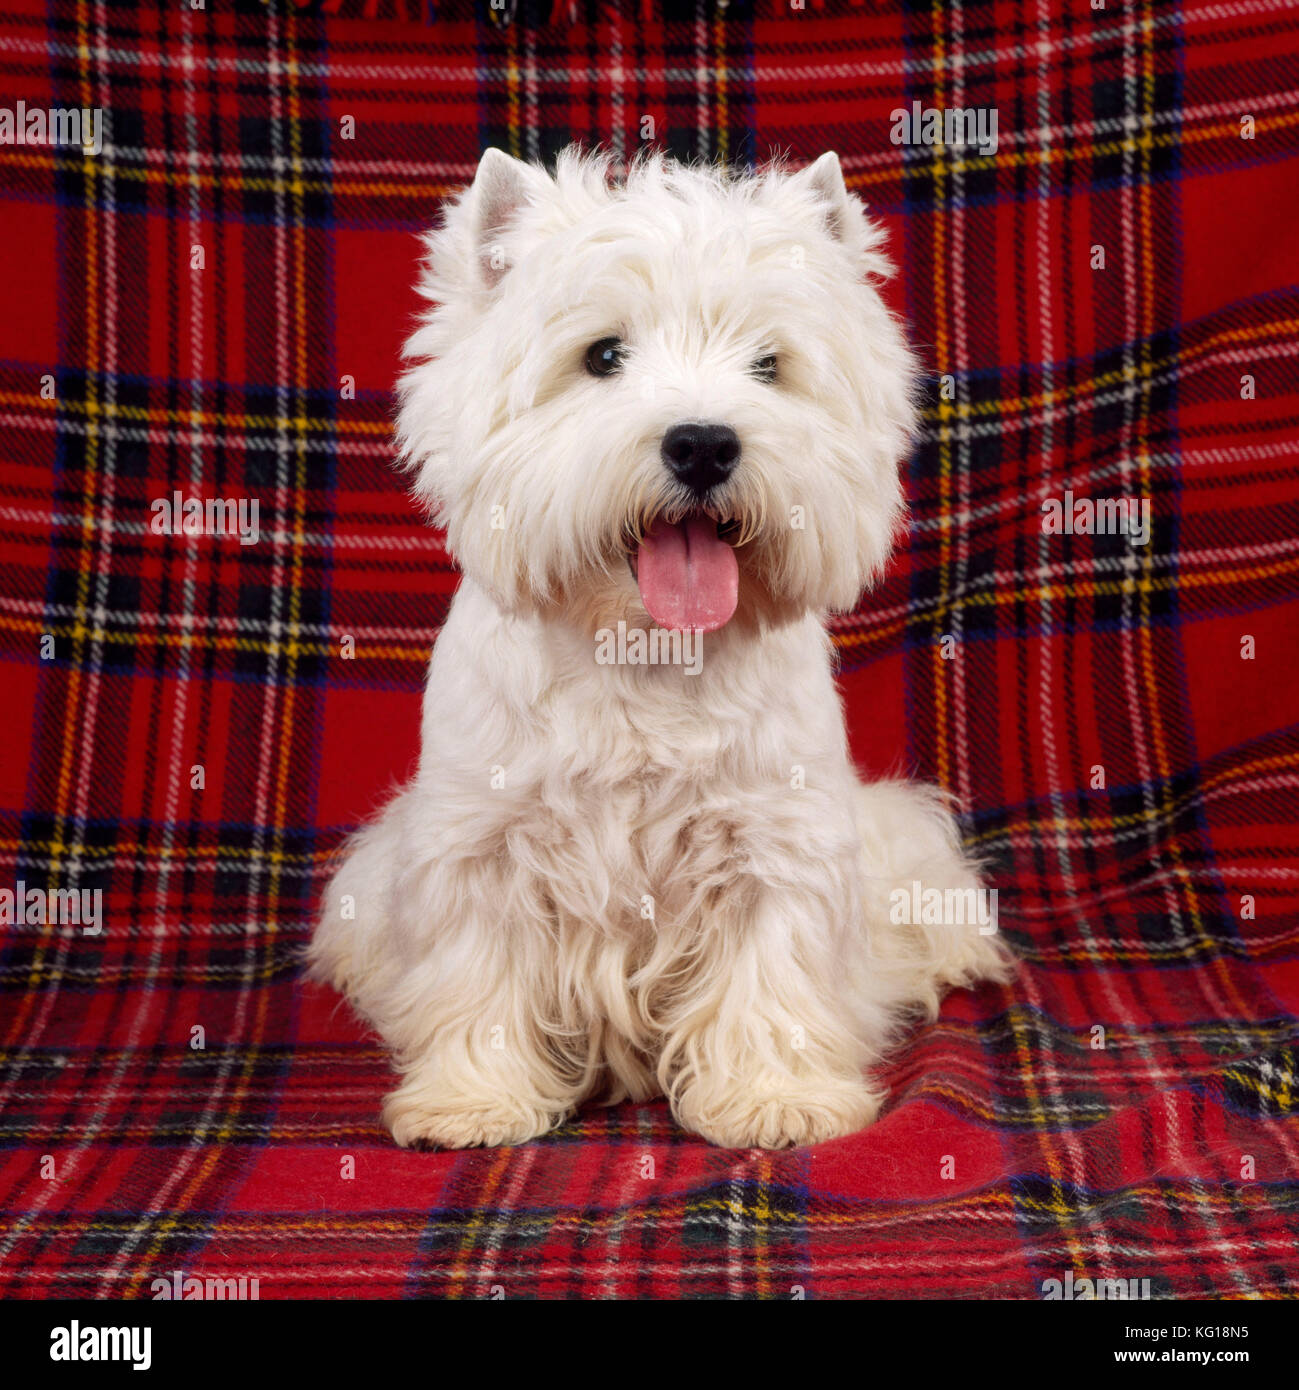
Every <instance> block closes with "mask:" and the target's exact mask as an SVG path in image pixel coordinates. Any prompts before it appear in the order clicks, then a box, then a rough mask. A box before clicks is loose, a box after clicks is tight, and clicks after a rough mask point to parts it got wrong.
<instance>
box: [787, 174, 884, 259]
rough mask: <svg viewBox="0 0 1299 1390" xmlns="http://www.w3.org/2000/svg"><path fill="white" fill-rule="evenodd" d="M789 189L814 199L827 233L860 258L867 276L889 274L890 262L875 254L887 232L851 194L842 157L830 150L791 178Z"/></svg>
mask: <svg viewBox="0 0 1299 1390" xmlns="http://www.w3.org/2000/svg"><path fill="white" fill-rule="evenodd" d="M786 186H787V187H788V188H790V189H793V190H795V191H796V192H798V193H799V194H800V195H801V196H802V197H804V198H807V199H810V200H811V202H812V204H813V206H814V207H815V209H816V211H817V213H818V214H819V215H820V217H821V220H822V224H823V225H824V227H825V230H826V231H827V232H829V234H830V235H831V236H832V237H833V238H834V239H835V241H837V242H840V243H841V244H842V245H844V246H845V247H847V249H848V250H849V251H851V252H852V253H853V254H854V255H855V256H857V257H858V258H859V260H860V263H861V267H862V269H863V270H864V271H865V272H866V273H867V274H870V275H878V276H887V275H888V274H890V272H891V267H890V265H889V263H888V261H887V260H886V259H885V258H884V257H883V256H881V255H878V254H876V253H877V252H878V250H879V248H880V246H881V245H882V243H883V241H884V232H883V230H882V229H881V228H880V227H879V225H878V224H876V223H875V222H873V221H871V219H870V218H869V217H868V216H867V215H866V205H865V204H864V203H863V202H862V201H861V199H860V198H858V197H857V196H856V194H854V193H849V191H848V185H847V184H846V183H845V182H844V178H843V169H842V168H841V167H840V164H839V156H838V155H837V154H835V152H834V151H833V150H827V151H826V152H825V154H823V155H822V156H821V157H820V159H818V160H817V161H816V162H815V163H813V164H809V165H808V166H807V168H806V169H800V170H799V171H798V173H796V174H791V175H789V177H788V179H787V180H786Z"/></svg>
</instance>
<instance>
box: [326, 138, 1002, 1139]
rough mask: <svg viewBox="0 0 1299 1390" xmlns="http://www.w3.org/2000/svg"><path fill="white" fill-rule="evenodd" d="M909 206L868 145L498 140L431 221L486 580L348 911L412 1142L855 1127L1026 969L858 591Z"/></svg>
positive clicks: (434, 372) (894, 395) (885, 472)
mask: <svg viewBox="0 0 1299 1390" xmlns="http://www.w3.org/2000/svg"><path fill="white" fill-rule="evenodd" d="M881 241H882V233H881V230H880V229H879V228H878V227H877V226H875V225H873V224H872V223H871V222H870V221H869V220H868V218H867V216H866V213H865V210H864V208H863V206H862V205H861V204H860V203H859V202H858V200H857V199H856V198H855V197H854V196H852V195H851V194H849V192H848V190H847V189H846V187H845V185H844V181H843V176H842V173H841V172H840V167H839V161H838V159H837V158H836V156H835V155H833V154H826V155H824V156H823V157H822V158H820V159H819V160H817V161H816V163H815V164H813V165H812V166H811V167H810V168H808V169H805V170H803V171H802V172H799V173H789V172H786V171H784V170H781V169H772V170H770V171H768V172H765V173H763V174H761V175H758V176H756V177H740V176H734V175H730V174H728V173H726V172H724V171H721V170H718V169H712V168H687V167H683V166H680V165H677V164H674V163H672V162H671V161H669V160H666V159H663V158H659V157H651V158H646V159H643V160H640V161H638V162H636V163H635V164H634V165H633V166H632V168H631V169H630V171H629V172H628V173H627V175H626V177H625V178H624V179H623V180H622V181H621V182H615V181H612V180H611V178H610V169H609V162H608V160H607V159H604V158H601V157H598V156H580V155H578V154H576V153H572V152H569V153H565V154H564V155H562V156H561V157H560V159H559V161H558V167H557V169H556V172H555V175H554V177H551V176H549V175H548V174H546V173H545V172H543V171H542V170H540V169H538V168H536V167H533V166H530V165H527V164H524V163H521V162H519V161H517V160H515V159H511V158H509V157H508V156H506V155H504V154H502V153H500V152H499V151H497V150H488V151H487V153H486V154H485V155H484V156H483V159H482V162H481V164H480V165H479V167H478V171H477V174H476V176H475V178H474V181H473V184H472V186H471V187H470V188H469V189H468V190H467V191H466V192H464V193H463V194H462V195H461V196H460V197H458V198H457V199H456V200H454V201H453V202H452V203H451V204H450V205H449V207H448V209H447V211H446V216H445V221H444V225H443V226H442V227H441V228H440V229H439V230H437V231H436V232H434V233H432V234H431V235H430V236H429V238H428V243H427V244H428V252H429V255H428V259H427V264H426V272H425V275H424V279H423V283H422V286H421V289H422V293H423V295H424V296H425V297H426V298H427V299H428V300H429V301H430V306H429V308H428V310H427V313H426V315H425V316H424V317H423V319H422V323H421V326H420V327H419V328H418V331H417V332H416V333H415V334H414V336H413V337H412V338H411V340H410V342H409V344H408V346H407V354H408V356H409V357H410V359H412V361H413V363H414V364H415V365H413V366H412V367H411V368H410V370H409V371H408V372H407V373H406V375H405V376H404V378H403V380H402V383H401V397H402V406H401V414H400V422H399V429H398V433H399V440H400V444H401V457H402V460H403V462H404V465H405V466H406V467H407V468H408V469H409V470H410V472H411V473H412V474H413V476H414V486H415V490H416V492H417V493H418V495H419V496H420V497H421V498H422V499H423V500H424V501H425V502H426V503H427V505H428V507H429V508H430V511H431V513H432V515H433V517H434V519H435V520H436V521H437V522H438V524H440V525H441V526H443V527H445V529H446V535H447V541H448V544H449V546H450V548H451V550H452V551H453V553H454V555H455V557H456V559H457V561H458V562H459V565H460V568H461V569H462V571H463V573H464V578H463V582H462V583H461V585H460V589H459V592H458V593H457V595H456V597H455V600H454V602H453V604H452V606H451V611H450V613H449V614H448V616H447V620H446V624H445V626H444V627H443V629H442V633H441V635H440V637H439V638H438V642H437V646H436V649H435V650H434V652H433V658H432V662H431V664H430V666H429V676H428V686H427V689H426V691H425V695H424V705H423V734H422V749H421V755H420V763H419V771H418V772H417V774H416V776H415V778H414V780H413V781H412V782H411V783H410V785H408V786H407V787H405V788H404V789H403V790H402V791H400V792H399V793H398V794H397V796H396V797H395V798H394V799H393V800H392V801H391V802H390V803H389V804H388V806H387V808H386V809H385V810H384V811H383V813H382V815H381V816H380V817H379V818H378V819H377V820H376V821H375V822H374V823H373V824H371V825H370V826H369V827H368V828H366V829H364V830H363V831H361V833H360V834H359V835H358V836H357V837H356V839H355V840H353V841H352V843H351V845H350V846H349V848H348V851H347V854H346V857H345V858H344V860H343V861H342V864H341V867H340V868H339V869H338V871H337V873H336V875H335V877H334V879H333V881H332V883H331V884H330V886H329V889H328V892H327V894H326V900H325V904H324V908H323V912H322V917H321V922H320V926H319V929H318V930H317V933H316V936H315V940H314V943H313V946H312V964H313V968H314V972H315V974H316V975H317V976H318V977H320V978H322V979H325V980H328V981H330V982H332V983H333V984H334V985H335V986H337V988H338V989H340V990H342V991H343V992H344V993H345V994H346V995H347V996H348V997H349V999H351V1001H352V1002H353V1004H354V1005H355V1007H356V1008H357V1010H358V1011H359V1012H360V1013H361V1014H362V1015H363V1016H364V1017H365V1018H366V1019H367V1020H369V1021H370V1022H371V1023H372V1024H373V1026H374V1027H375V1028H376V1029H377V1030H378V1032H379V1033H380V1034H381V1035H382V1037H383V1038H384V1040H385V1041H386V1042H387V1044H388V1045H389V1047H391V1049H392V1051H393V1054H394V1057H395V1061H396V1065H397V1067H398V1068H399V1070H400V1072H401V1076H402V1080H401V1084H400V1085H399V1086H398V1087H397V1089H396V1090H395V1091H394V1092H393V1093H392V1094H391V1095H390V1096H389V1097H388V1100H387V1103H386V1105H385V1108H384V1119H385V1121H386V1123H387V1124H388V1126H389V1127H390V1128H391V1130H392V1133H393V1136H394V1138H395V1139H396V1140H397V1142H398V1143H399V1144H431V1145H442V1146H447V1147H453V1148H456V1147H462V1146H466V1145H472V1144H519V1143H522V1142H524V1141H525V1140H528V1139H533V1138H535V1137H536V1136H538V1135H541V1134H544V1133H545V1132H546V1131H547V1130H549V1129H551V1128H552V1127H553V1126H555V1125H556V1124H558V1123H559V1122H560V1121H562V1120H563V1119H564V1118H565V1117H566V1116H568V1115H571V1114H572V1113H573V1111H574V1109H575V1108H576V1107H577V1106H578V1105H579V1104H580V1103H581V1102H583V1101H584V1100H588V1099H595V1098H602V1099H604V1100H606V1101H610V1102H612V1101H619V1100H625V1099H631V1100H636V1101H640V1100H644V1099H646V1098H648V1097H651V1096H655V1095H664V1096H666V1097H667V1098H668V1100H669V1102H670V1104H671V1107H672V1112H673V1114H674V1115H675V1116H676V1118H677V1120H678V1121H679V1122H680V1123H681V1124H682V1125H683V1126H684V1127H685V1128H686V1129H689V1130H693V1131H695V1132H696V1133H698V1134H700V1135H703V1136H704V1137H705V1138H706V1139H709V1140H711V1141H712V1142H714V1143H716V1144H724V1145H732V1146H737V1147H742V1146H750V1145H759V1146H762V1147H764V1148H771V1147H779V1146H782V1145H788V1144H808V1143H813V1142H816V1141H819V1140H826V1139H832V1138H835V1137H836V1136H839V1135H844V1134H849V1133H852V1132H853V1131H855V1130H858V1129H860V1128H861V1127H862V1126H864V1125H866V1124H868V1123H869V1122H870V1121H871V1119H872V1118H873V1117H874V1115H875V1113H876V1111H877V1109H878V1107H879V1104H880V1100H881V1093H880V1091H879V1089H878V1088H877V1087H874V1086H872V1084H871V1082H870V1080H869V1079H868V1076H867V1069H868V1068H869V1067H871V1066H872V1064H874V1063H876V1062H878V1061H879V1059H880V1057H881V1055H882V1054H883V1053H884V1051H885V1049H886V1048H887V1047H888V1046H889V1045H890V1044H891V1043H892V1042H893V1041H894V1039H895V1038H896V1036H897V1034H898V1031H899V1027H900V1025H901V1024H902V1023H903V1022H904V1021H906V1020H907V1019H908V1018H914V1017H916V1016H918V1015H923V1014H928V1015H929V1016H931V1017H932V1016H933V1015H934V1014H935V1013H936V1011H937V1008H938V1002H939V999H940V997H941V994H942V992H943V991H944V990H945V989H946V988H948V987H956V986H962V985H970V984H973V983H974V982H975V981H978V980H981V979H989V980H1002V979H1005V978H1007V976H1008V974H1009V972H1010V959H1009V956H1008V955H1007V953H1006V951H1005V948H1004V947H1003V946H1002V945H1001V943H1000V941H999V940H998V938H997V937H996V935H995V934H993V933H991V932H990V930H989V927H988V926H987V925H986V924H985V923H986V920H987V919H986V915H984V916H981V915H980V914H977V913H972V912H961V911H956V912H955V913H953V912H952V911H950V910H948V911H937V910H935V911H929V910H928V908H927V907H926V908H925V909H924V910H921V911H916V910H913V909H914V905H915V904H917V903H919V902H921V901H922V900H923V901H924V902H925V903H926V904H928V903H930V902H931V901H938V900H939V899H941V900H942V901H943V902H944V903H945V904H946V905H947V907H948V908H949V909H950V907H951V904H952V903H953V901H955V902H956V903H957V904H958V905H959V904H960V903H962V902H964V903H969V902H970V901H972V900H973V899H974V898H975V896H976V895H977V894H979V893H980V891H981V890H980V886H979V879H978V874H977V871H976V868H975V866H974V865H973V864H972V863H971V862H970V861H969V860H968V859H967V858H966V857H965V855H964V854H963V853H962V851H961V847H960V842H959V839H958V836H957V832H956V827H955V824H954V823H953V820H952V818H951V816H950V815H949V813H948V811H947V810H946V808H945V805H944V802H943V800H942V798H941V796H940V795H939V794H937V793H936V792H934V791H933V790H931V789H927V788H924V787H920V786H914V785H909V784H907V783H905V782H900V781H883V782H875V783H871V784H866V785H863V784H862V783H861V782H860V781H859V780H858V777H857V775H856V773H855V771H854V768H853V765H852V762H851V761H850V759H849V755H848V746H847V740H846V738H845V734H844V722H843V713H842V709H841V706H840V701H839V696H838V694H837V692H836V689H835V684H834V678H833V669H832V668H833V661H832V648H831V643H830V640H829V638H828V636H827V633H826V630H825V626H824V619H825V615H826V614H827V613H828V612H830V611H832V610H845V609H851V608H852V607H853V605H854V604H855V602H856V601H857V598H858V596H859V594H860V593H861V591H862V589H863V588H864V587H865V586H866V585H867V584H868V583H869V582H870V581H871V580H872V579H873V578H874V577H875V576H876V575H877V574H878V572H879V570H880V567H881V566H882V564H883V563H884V560H885V558H886V556H887V554H888V551H889V548H890V545H891V542H892V539H893V537H894V535H895V533H896V532H897V531H898V529H899V526H900V523H901V520H902V517H903V500H902V491H901V486H900V482H899V476H898V466H899V462H900V460H901V459H902V458H903V456H904V454H905V452H906V449H907V445H908V438H909V435H910V432H911V430H912V426H913V420H914V414H913V403H912V382H913V375H914V372H913V363H912V359H911V356H910V354H909V353H908V350H907V348H906V345H905V343H904V340H903V336H902V333H901V331H900V329H899V326H898V324H897V323H896V322H895V321H894V319H893V317H892V316H891V315H890V313H889V312H888V310H887V309H886V308H885V305H884V303H883V301H882V300H881V298H880V296H879V293H878V291H877V288H876V285H877V283H878V281H879V280H880V279H881V278H882V277H884V276H886V275H887V274H888V273H889V265H888V263H887V261H886V260H885V258H884V256H883V255H882V253H881V249H880V246H881ZM612 633H617V634H619V638H618V641H617V643H613V644H611V643H610V641H609V635H610V634H612ZM668 634H671V639H670V640H666V639H667V638H668ZM692 643H702V647H701V648H700V649H699V653H698V655H699V657H700V659H698V660H685V659H680V658H681V657H682V656H683V655H684V654H685V653H686V651H687V650H688V649H690V646H691V644H692ZM611 651H612V652H614V653H615V655H614V657H613V659H610V656H609V653H610V652H611ZM602 653H603V659H602V656H601V654H602ZM638 653H639V656H638V655H637V654H638ZM674 658H677V659H674ZM918 886H919V887H918ZM935 893H937V894H938V895H939V898H938V899H934V898H933V895H934V894H935ZM984 901H986V900H984ZM917 917H919V918H921V919H922V920H914V919H915V918H917ZM955 918H965V919H967V920H963V921H957V920H955Z"/></svg>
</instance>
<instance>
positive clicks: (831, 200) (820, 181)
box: [789, 150, 861, 241]
mask: <svg viewBox="0 0 1299 1390" xmlns="http://www.w3.org/2000/svg"><path fill="white" fill-rule="evenodd" d="M789 182H790V184H791V186H795V187H798V188H801V189H803V190H804V191H806V192H808V193H810V194H811V195H812V196H813V198H815V199H816V201H817V202H818V203H819V204H820V205H821V209H822V211H823V212H824V214H825V225H826V230H827V231H828V232H829V233H830V235H831V236H832V237H834V239H835V240H836V241H842V240H843V239H844V236H845V234H846V233H847V231H848V228H849V220H848V219H849V218H850V217H851V216H852V215H853V213H854V212H855V213H857V214H858V216H860V214H861V205H860V204H859V203H856V202H855V200H854V199H853V196H852V194H851V193H849V192H848V185H847V184H846V183H844V181H843V169H842V167H841V166H840V164H839V156H838V155H837V154H835V152H834V151H833V150H827V151H826V152H825V153H824V154H823V155H822V156H821V158H820V159H818V160H817V161H816V163H815V164H809V165H808V166H807V168H806V169H801V170H799V172H798V173H797V174H794V175H793V176H792V177H791V178H790V180H789Z"/></svg>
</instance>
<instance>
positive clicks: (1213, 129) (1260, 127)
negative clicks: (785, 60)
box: [240, 110, 1299, 189]
mask: <svg viewBox="0 0 1299 1390" xmlns="http://www.w3.org/2000/svg"><path fill="white" fill-rule="evenodd" d="M1295 125H1299V110H1296V111H1294V112H1292V113H1290V114H1289V115H1286V116H1260V117H1258V119H1257V120H1256V121H1255V123H1254V130H1255V134H1256V136H1257V135H1258V134H1261V133H1265V132H1266V133H1271V132H1273V131H1276V132H1280V131H1283V130H1286V129H1288V128H1289V127H1291V126H1295ZM1218 139H1221V140H1229V141H1231V145H1230V146H1229V148H1231V149H1232V150H1233V151H1237V147H1238V146H1239V144H1240V125H1239V123H1238V122H1237V121H1235V120H1231V121H1226V122H1224V123H1223V124H1221V125H1212V126H1200V127H1199V128H1198V129H1196V130H1190V131H1177V130H1171V131H1166V132H1163V133H1161V134H1158V135H1156V134H1152V133H1151V132H1150V131H1149V130H1147V131H1146V133H1145V135H1144V136H1134V137H1132V138H1130V139H1123V140H1103V141H1101V142H1100V143H1099V144H1096V145H1091V144H1087V143H1086V141H1085V140H1074V139H1072V138H1066V140H1065V141H1064V142H1063V143H1062V144H1059V145H1052V146H1051V148H1050V149H1046V150H1022V151H1016V152H1009V153H1006V154H1003V153H1002V152H1001V151H1000V150H998V152H997V153H996V154H995V155H971V156H970V157H969V158H961V157H957V158H956V159H953V160H952V161H951V162H950V163H948V166H947V167H948V170H949V171H950V172H951V173H953V174H957V173H960V174H965V173H984V172H987V171H988V170H992V169H1017V168H1019V167H1021V166H1023V165H1034V164H1061V165H1065V164H1072V163H1074V162H1075V161H1076V160H1088V159H1106V158H1112V157H1115V156H1121V155H1125V154H1135V153H1137V152H1138V151H1139V150H1140V149H1141V148H1142V147H1143V144H1144V146H1145V147H1146V148H1149V149H1171V148H1173V147H1174V146H1176V147H1177V148H1178V149H1181V148H1182V147H1183V146H1185V145H1197V144H1202V143H1203V142H1204V141H1206V140H1218ZM915 148H916V150H917V151H918V152H919V156H920V159H919V162H921V163H923V162H924V161H925V160H927V159H928V160H932V161H933V162H934V163H938V162H939V161H940V160H941V159H942V154H941V153H940V151H941V150H943V148H944V147H943V146H942V145H941V143H940V144H936V145H934V146H933V147H932V148H933V150H934V153H933V154H930V153H929V152H928V149H929V147H926V146H923V145H918V146H916V147H915ZM954 148H956V149H961V148H962V147H961V146H959V145H958V146H955V147H954ZM913 172H916V173H918V172H919V170H917V169H914V168H913ZM895 177H896V175H895V173H894V170H893V168H892V167H891V166H886V167H884V168H881V169H872V170H870V171H868V172H866V173H859V174H854V175H853V176H852V177H851V178H850V179H849V180H848V186H849V187H850V188H854V189H856V188H861V187H866V186H869V185H871V184H878V183H889V182H891V181H892V180H893V179H894V178H895ZM240 186H241V187H244V186H246V185H244V184H242V183H241V185H240Z"/></svg>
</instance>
